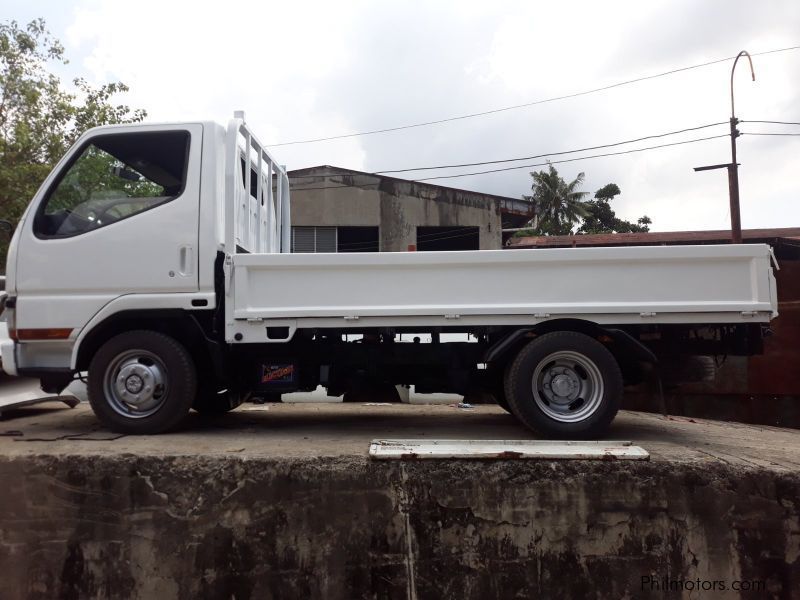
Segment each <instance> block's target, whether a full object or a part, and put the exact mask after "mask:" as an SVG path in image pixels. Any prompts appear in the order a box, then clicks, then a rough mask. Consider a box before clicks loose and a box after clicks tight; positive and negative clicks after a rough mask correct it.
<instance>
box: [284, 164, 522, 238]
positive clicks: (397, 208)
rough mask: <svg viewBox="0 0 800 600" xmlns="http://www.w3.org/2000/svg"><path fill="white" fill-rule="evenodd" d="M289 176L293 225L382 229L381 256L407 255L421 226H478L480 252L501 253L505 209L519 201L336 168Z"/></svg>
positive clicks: (297, 172) (316, 168)
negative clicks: (357, 226) (374, 227)
mask: <svg viewBox="0 0 800 600" xmlns="http://www.w3.org/2000/svg"><path fill="white" fill-rule="evenodd" d="M289 175H290V177H292V178H293V180H292V225H294V226H348V225H360V226H378V227H380V231H379V234H380V249H381V252H406V251H407V250H408V247H409V245H413V244H416V243H417V227H420V226H446V227H458V226H470V227H478V229H479V249H480V250H498V249H500V248H501V247H502V228H503V218H502V217H503V213H502V210H501V206H504V205H505V204H506V203H514V202H517V201H518V199H517V198H506V197H504V196H495V195H492V194H482V193H479V192H472V191H469V190H460V189H456V188H450V187H444V186H440V185H433V184H429V183H425V182H414V181H408V180H403V179H397V178H394V177H387V176H381V175H375V174H372V173H364V172H361V171H352V170H350V169H341V168H339V167H331V166H320V167H311V168H308V169H300V170H298V171H292V172H290V174H289ZM509 218H512V221H513V217H509ZM523 218H524V217H523Z"/></svg>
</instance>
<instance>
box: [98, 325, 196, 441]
mask: <svg viewBox="0 0 800 600" xmlns="http://www.w3.org/2000/svg"><path fill="white" fill-rule="evenodd" d="M196 390H197V374H196V372H195V366H194V363H193V362H192V359H191V356H190V355H189V353H188V352H187V350H186V348H184V347H183V345H181V344H180V343H179V342H178V341H177V340H175V339H174V338H171V337H169V336H167V335H164V334H163V333H158V332H156V331H147V330H141V331H129V332H126V333H121V334H119V335H117V336H115V337H113V338H111V339H110V340H108V341H107V342H106V343H105V344H103V346H101V347H100V349H99V350H98V351H97V353H96V354H95V355H94V358H93V359H92V362H91V364H90V365H89V385H88V392H89V403H90V404H91V405H92V410H94V413H95V415H97V418H98V419H100V421H101V422H102V423H103V424H104V425H105V426H106V427H108V428H109V429H112V430H114V431H119V432H121V433H132V434H151V433H161V432H163V431H167V430H168V429H171V428H173V427H175V426H176V425H177V424H178V423H179V422H180V421H181V420H182V419H183V418H184V417H185V416H186V414H187V413H188V412H189V409H190V408H191V406H192V402H193V401H194V398H195V393H196Z"/></svg>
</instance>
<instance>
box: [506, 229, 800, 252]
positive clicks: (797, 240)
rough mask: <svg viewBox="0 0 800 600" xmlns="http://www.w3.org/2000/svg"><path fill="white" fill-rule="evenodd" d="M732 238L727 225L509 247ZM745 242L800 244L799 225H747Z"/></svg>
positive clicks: (544, 239)
mask: <svg viewBox="0 0 800 600" xmlns="http://www.w3.org/2000/svg"><path fill="white" fill-rule="evenodd" d="M730 239H731V232H730V231H729V230H727V229H718V230H710V231H654V232H649V233H600V234H586V235H552V236H531V237H519V238H512V239H511V240H509V245H508V247H509V248H571V247H576V246H653V245H661V244H664V245H666V244H710V243H713V244H724V243H727V242H729V241H730ZM742 239H743V240H744V241H745V242H773V243H775V242H782V243H787V244H791V245H798V244H800V227H780V228H774V229H745V230H743V231H742Z"/></svg>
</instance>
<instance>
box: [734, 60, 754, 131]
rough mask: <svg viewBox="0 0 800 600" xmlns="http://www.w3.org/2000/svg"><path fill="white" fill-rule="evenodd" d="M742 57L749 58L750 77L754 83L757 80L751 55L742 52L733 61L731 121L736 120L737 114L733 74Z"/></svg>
mask: <svg viewBox="0 0 800 600" xmlns="http://www.w3.org/2000/svg"><path fill="white" fill-rule="evenodd" d="M742 56H746V57H747V62H749V63H750V75H751V76H752V77H753V81H755V80H756V72H755V71H754V70H753V59H752V58H750V53H749V52H748V51H747V50H742V51H741V52H739V54H737V55H736V59H734V61H733V67H731V119H732V120H733V119H735V118H736V112H735V111H734V108H733V74H734V72H735V71H736V63H738V62H739V59H740V58H741V57H742Z"/></svg>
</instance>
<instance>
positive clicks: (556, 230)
mask: <svg viewBox="0 0 800 600" xmlns="http://www.w3.org/2000/svg"><path fill="white" fill-rule="evenodd" d="M548 167H549V168H548V170H547V171H534V172H532V173H531V177H533V185H532V186H531V191H532V194H531V195H530V196H523V198H524V199H525V200H527V201H529V202H531V203H533V212H534V217H533V219H532V221H531V226H532V227H533V228H534V229H535V230H536V232H537V233H538V234H539V235H566V234H568V233H571V232H572V228H573V226H574V225H575V224H576V223H578V222H579V221H580V220H581V219H582V218H583V217H585V216H586V215H587V214H588V212H587V210H586V205H585V203H584V201H583V198H584V197H585V196H587V195H588V193H589V192H581V191H578V188H579V187H580V186H581V185H583V180H584V174H583V173H578V176H577V177H576V178H575V179H573V180H572V181H570V182H569V183H567V182H566V181H564V180H563V179H562V178H561V176H560V175H559V174H558V171H556V168H555V167H554V166H553V165H548Z"/></svg>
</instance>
